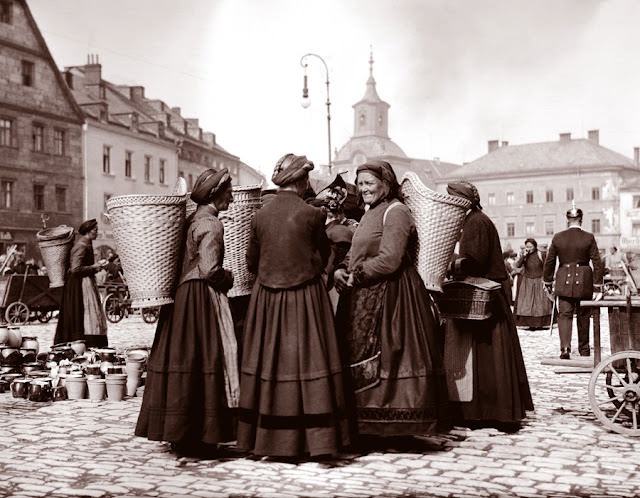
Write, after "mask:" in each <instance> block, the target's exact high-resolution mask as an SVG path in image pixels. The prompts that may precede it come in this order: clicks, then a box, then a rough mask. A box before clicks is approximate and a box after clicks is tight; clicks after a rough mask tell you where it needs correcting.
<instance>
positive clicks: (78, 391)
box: [64, 376, 87, 399]
mask: <svg viewBox="0 0 640 498" xmlns="http://www.w3.org/2000/svg"><path fill="white" fill-rule="evenodd" d="M64 386H65V387H66V388H67V396H68V398H69V399H84V398H85V397H86V393H87V379H85V378H84V377H73V376H67V377H66V378H65V382H64Z"/></svg>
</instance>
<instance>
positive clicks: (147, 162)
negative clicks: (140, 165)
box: [144, 156, 151, 183]
mask: <svg viewBox="0 0 640 498" xmlns="http://www.w3.org/2000/svg"><path fill="white" fill-rule="evenodd" d="M144 181H145V182H147V183H149V182H150V181H151V156H144Z"/></svg>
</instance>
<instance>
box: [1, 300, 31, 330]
mask: <svg viewBox="0 0 640 498" xmlns="http://www.w3.org/2000/svg"><path fill="white" fill-rule="evenodd" d="M30 315H31V313H30V311H29V306H27V305H26V304H24V303H22V302H20V301H16V302H15V303H11V304H10V305H9V306H7V309H6V310H5V312H4V318H5V320H7V323H10V324H11V325H24V324H25V323H27V322H28V321H29V316H30Z"/></svg>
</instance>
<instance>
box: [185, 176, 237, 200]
mask: <svg viewBox="0 0 640 498" xmlns="http://www.w3.org/2000/svg"><path fill="white" fill-rule="evenodd" d="M229 182H231V176H230V175H229V170H228V169H227V168H222V169H221V170H220V171H216V170H215V169H207V170H205V171H203V172H202V173H201V174H200V176H199V177H198V179H197V180H196V183H195V185H194V186H193V190H192V191H191V200H192V201H193V202H195V203H196V204H209V203H211V201H213V199H214V197H215V196H216V194H217V193H218V192H220V191H221V190H222V189H223V188H225V187H226V186H227V185H228V183H229Z"/></svg>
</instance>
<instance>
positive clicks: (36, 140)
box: [31, 124, 44, 152]
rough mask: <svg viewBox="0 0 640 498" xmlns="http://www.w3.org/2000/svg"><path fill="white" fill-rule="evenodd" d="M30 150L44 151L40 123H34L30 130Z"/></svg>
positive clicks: (42, 128)
mask: <svg viewBox="0 0 640 498" xmlns="http://www.w3.org/2000/svg"><path fill="white" fill-rule="evenodd" d="M31 150H33V151H34V152H43V151H44V126H42V125H40V124H34V125H33V128H32V130H31Z"/></svg>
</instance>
